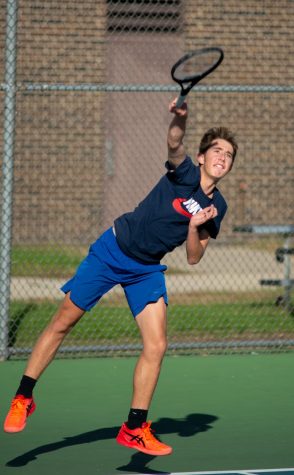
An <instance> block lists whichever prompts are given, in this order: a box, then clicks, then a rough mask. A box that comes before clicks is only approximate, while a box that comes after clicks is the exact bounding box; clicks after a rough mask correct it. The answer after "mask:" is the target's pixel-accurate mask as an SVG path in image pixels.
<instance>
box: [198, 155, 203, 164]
mask: <svg viewBox="0 0 294 475" xmlns="http://www.w3.org/2000/svg"><path fill="white" fill-rule="evenodd" d="M197 160H198V163H199V165H203V163H204V154H203V153H201V154H199V155H197Z"/></svg>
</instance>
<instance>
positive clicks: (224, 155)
mask: <svg viewBox="0 0 294 475" xmlns="http://www.w3.org/2000/svg"><path fill="white" fill-rule="evenodd" d="M233 154H234V149H233V146H232V144H231V143H230V142H227V141H226V140H224V139H216V140H214V142H212V145H211V147H210V148H209V149H208V150H207V151H206V152H205V153H204V154H201V155H198V157H197V158H198V162H199V163H200V165H202V167H201V168H202V172H204V173H205V174H206V175H207V176H209V177H211V178H213V179H214V180H220V179H221V178H223V177H224V176H225V175H226V174H227V173H229V171H230V170H231V168H232V166H233Z"/></svg>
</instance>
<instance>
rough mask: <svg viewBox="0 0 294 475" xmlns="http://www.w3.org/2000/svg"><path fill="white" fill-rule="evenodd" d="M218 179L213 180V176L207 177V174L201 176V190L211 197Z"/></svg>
mask: <svg viewBox="0 0 294 475" xmlns="http://www.w3.org/2000/svg"><path fill="white" fill-rule="evenodd" d="M217 182H218V180H215V179H213V178H210V177H207V176H203V175H202V176H201V180H200V186H201V188H202V190H203V192H204V193H205V194H206V195H207V196H208V197H209V198H211V197H212V195H213V192H214V189H215V187H216V184H217Z"/></svg>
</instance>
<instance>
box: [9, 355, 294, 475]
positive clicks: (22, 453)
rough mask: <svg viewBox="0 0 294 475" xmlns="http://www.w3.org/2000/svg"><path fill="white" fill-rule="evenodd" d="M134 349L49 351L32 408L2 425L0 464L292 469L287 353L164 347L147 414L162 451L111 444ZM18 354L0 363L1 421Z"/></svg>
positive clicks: (82, 468) (125, 401)
mask: <svg viewBox="0 0 294 475" xmlns="http://www.w3.org/2000/svg"><path fill="white" fill-rule="evenodd" d="M135 361H136V360H135V359H134V358H93V359H77V360H55V361H54V362H53V364H52V365H51V366H50V367H49V368H48V369H47V371H46V373H45V374H44V375H43V376H42V378H41V379H40V381H39V383H38V385H37V387H36V390H35V399H36V403H37V410H36V412H35V413H34V414H33V415H32V416H31V417H30V418H29V420H28V424H27V427H26V429H25V430H24V431H23V432H21V433H19V434H5V433H4V432H3V431H1V435H0V474H1V475H6V474H7V475H8V474H11V475H14V474H19V475H22V474H29V475H35V474H36V475H37V474H38V475H47V474H56V475H77V474H79V475H94V474H95V475H114V474H120V473H121V474H138V473H141V474H142V473H147V474H160V473H161V474H174V473H189V474H196V473H199V472H211V473H213V474H215V473H216V472H225V473H228V474H229V473H234V474H236V475H238V474H243V475H244V474H253V475H259V472H260V471H262V470H264V472H261V473H260V475H274V474H278V473H279V474H280V475H290V474H291V475H294V468H293V467H294V377H293V375H294V353H288V354H267V355H265V354H264V355H262V354H260V355H253V354H252V355H246V356H245V355H230V356H207V357H205V356H190V357H189V356H181V357H172V356H170V357H166V359H165V361H164V364H163V369H162V374H161V378H160V381H159V385H158V388H157V391H156V394H155V397H154V400H153V403H152V407H151V409H150V413H149V418H150V419H151V420H152V421H153V426H154V429H155V430H156V433H157V434H158V435H159V436H160V438H161V440H162V441H163V442H166V443H168V444H170V445H172V446H173V449H174V451H173V453H172V454H171V455H170V456H166V457H152V456H148V455H144V454H141V453H138V452H135V451H133V450H130V449H127V448H124V447H121V446H119V445H117V443H116V441H115V436H116V434H117V432H118V430H119V427H120V425H121V423H122V422H123V421H124V420H125V418H126V416H127V413H128V410H129V403H130V397H131V386H132V372H133V368H134V365H135ZM24 364H25V363H24V362H21V361H10V362H4V363H0V376H1V382H2V384H1V405H0V412H1V421H3V420H4V417H5V415H6V412H7V409H8V407H9V403H10V399H11V398H12V396H13V395H14V392H15V390H16V387H17V385H18V381H19V377H20V376H21V374H22V371H23V368H24Z"/></svg>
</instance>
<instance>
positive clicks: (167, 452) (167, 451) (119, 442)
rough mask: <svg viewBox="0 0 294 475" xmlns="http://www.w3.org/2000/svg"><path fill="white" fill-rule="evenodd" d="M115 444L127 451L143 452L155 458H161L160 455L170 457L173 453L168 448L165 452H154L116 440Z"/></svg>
mask: <svg viewBox="0 0 294 475" xmlns="http://www.w3.org/2000/svg"><path fill="white" fill-rule="evenodd" d="M116 442H117V443H118V444H119V445H123V446H124V447H128V448H129V449H134V450H139V452H143V453H144V454H148V455H155V456H156V457H157V456H161V455H170V454H171V453H172V451H173V449H172V448H170V449H166V451H163V450H162V451H161V452H156V451H155V450H148V449H144V447H134V446H133V445H131V444H128V443H127V442H125V441H120V440H118V439H116Z"/></svg>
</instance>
